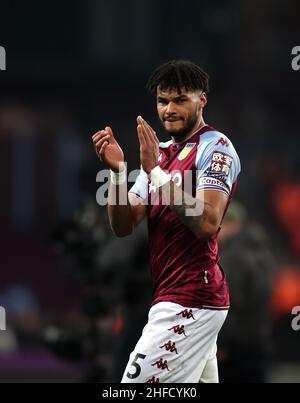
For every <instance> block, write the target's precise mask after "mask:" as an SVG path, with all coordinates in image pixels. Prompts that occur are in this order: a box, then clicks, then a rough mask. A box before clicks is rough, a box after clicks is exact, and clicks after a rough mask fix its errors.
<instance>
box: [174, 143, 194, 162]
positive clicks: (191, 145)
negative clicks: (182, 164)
mask: <svg viewBox="0 0 300 403" xmlns="http://www.w3.org/2000/svg"><path fill="white" fill-rule="evenodd" d="M195 145H196V143H187V144H186V145H185V147H184V149H183V150H182V151H181V153H180V154H179V156H178V160H179V161H182V160H184V159H185V158H186V157H187V156H188V155H189V153H190V152H191V151H192V149H193V148H194V147H195Z"/></svg>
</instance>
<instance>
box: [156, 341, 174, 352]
mask: <svg viewBox="0 0 300 403" xmlns="http://www.w3.org/2000/svg"><path fill="white" fill-rule="evenodd" d="M159 348H165V349H166V350H167V351H170V352H171V353H176V354H178V352H177V348H176V344H175V343H172V341H171V340H169V341H168V343H165V344H163V345H162V346H160V347H159Z"/></svg>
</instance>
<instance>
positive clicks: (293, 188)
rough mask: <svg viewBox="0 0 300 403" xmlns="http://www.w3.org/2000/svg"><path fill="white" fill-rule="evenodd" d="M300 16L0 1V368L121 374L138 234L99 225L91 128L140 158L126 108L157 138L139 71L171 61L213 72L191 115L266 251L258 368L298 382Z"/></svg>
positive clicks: (142, 257) (102, 376)
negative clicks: (267, 299) (1, 324)
mask: <svg viewBox="0 0 300 403" xmlns="http://www.w3.org/2000/svg"><path fill="white" fill-rule="evenodd" d="M299 13H300V6H299V2H298V1H297V0H294V1H293V0H289V1H285V2H283V1H281V0H251V1H250V0H245V1H238V0H228V1H226V2H224V1H221V0H210V1H208V0H207V1H206V0H205V1H195V0H188V1H186V2H182V1H177V0H173V1H172V2H169V1H159V0H143V1H137V0H127V1H122V0H103V1H99V0H98V1H97V0H86V1H74V2H64V3H62V2H59V1H57V0H52V1H51V2H50V1H44V2H37V1H30V2H17V1H10V2H2V4H1V6H0V20H1V23H0V46H3V47H5V49H6V54H7V61H6V62H7V70H6V71H0V184H1V198H0V245H1V248H0V305H2V306H3V307H4V308H5V309H6V312H7V327H8V329H7V331H5V332H4V331H1V332H0V354H1V355H0V378H1V379H25V380H40V379H44V380H68V381H78V380H92V381H93V380H95V381H100V382H106V381H118V380H119V378H120V374H121V373H122V369H123V368H124V365H125V364H126V362H127V354H128V352H129V351H130V349H131V348H132V347H133V346H134V343H135V342H136V340H137V337H138V336H139V334H140V331H141V328H142V326H143V324H144V323H145V321H146V318H147V317H146V314H147V310H148V306H149V303H150V297H151V285H150V279H149V275H148V267H147V251H146V232H145V228H141V229H140V230H139V233H138V234H136V235H135V236H133V237H131V238H129V239H126V240H116V239H114V238H113V237H112V235H111V233H110V230H109V228H108V225H107V217H106V213H105V209H104V208H103V207H98V206H97V204H96V201H95V195H96V191H97V189H98V187H99V185H98V184H97V183H96V181H95V178H96V174H97V172H98V171H99V169H101V167H102V166H101V163H100V162H99V160H97V157H96V156H95V153H94V150H93V146H92V143H91V135H92V134H93V133H94V132H96V131H98V130H99V129H102V128H104V127H105V126H106V125H110V126H111V127H112V128H113V130H114V133H115V135H116V137H117V138H118V140H119V142H120V144H121V146H122V148H123V149H124V152H125V155H126V159H127V161H128V165H129V169H136V168H138V166H139V153H138V149H139V148H138V141H137V136H136V123H135V119H136V117H137V116H138V115H139V114H142V115H143V116H144V117H145V118H146V119H147V120H148V121H149V122H150V123H151V124H152V125H153V127H155V128H156V129H157V130H158V132H159V137H160V138H161V139H162V140H163V139H165V138H167V137H166V136H165V134H164V133H163V132H162V130H161V129H160V126H159V123H158V119H157V117H156V110H155V101H154V99H153V98H152V97H151V96H149V95H147V94H146V91H145V83H146V80H147V78H148V76H149V74H150V73H151V71H152V70H153V69H154V68H155V67H156V66H157V65H158V64H160V63H162V62H165V61H167V60H169V59H177V58H183V59H190V60H192V61H194V62H196V63H198V64H200V65H201V66H202V67H203V68H204V69H205V70H206V71H208V72H209V74H210V76H211V93H210V95H209V102H208V106H207V108H206V110H205V115H204V117H205V120H206V122H207V123H209V124H210V125H212V126H214V127H216V128H217V129H219V130H220V131H222V132H224V133H225V134H227V135H228V136H229V137H230V139H231V140H232V141H233V143H234V145H235V147H236V149H237V151H238V153H239V155H240V158H241V161H242V174H241V175H240V179H239V188H238V192H237V195H236V196H237V199H238V200H239V201H240V202H241V203H243V204H244V206H245V207H246V208H247V210H248V213H249V216H250V218H251V221H252V222H257V223H259V224H260V225H261V226H262V227H263V229H264V231H265V233H266V234H267V237H268V239H269V244H270V245H271V249H272V252H273V253H274V256H275V258H276V267H274V289H273V293H272V299H271V313H270V319H271V321H272V326H273V327H272V332H273V333H272V339H271V342H270V350H271V365H270V368H269V372H268V379H267V381H269V382H280V381H296V382H299V381H300V357H299V354H296V351H295V350H296V349H297V347H296V346H297V343H298V346H299V336H300V333H299V332H298V333H297V332H295V331H293V330H292V328H291V321H292V318H293V316H292V315H291V310H292V307H294V306H297V305H300V287H299V284H300V281H299V276H300V235H299V234H300V232H299V230H298V228H299V225H300V209H299V206H300V182H299V168H300V151H299V150H300V141H299V102H298V101H299V93H300V88H299V87H300V86H299V84H300V71H293V70H292V67H291V61H292V55H291V51H292V48H293V47H294V46H297V45H298V46H299V45H300V35H299V34H300V28H299V27H300V26H299ZM291 285H292V286H293V287H292V286H291ZM133 312H134V313H133Z"/></svg>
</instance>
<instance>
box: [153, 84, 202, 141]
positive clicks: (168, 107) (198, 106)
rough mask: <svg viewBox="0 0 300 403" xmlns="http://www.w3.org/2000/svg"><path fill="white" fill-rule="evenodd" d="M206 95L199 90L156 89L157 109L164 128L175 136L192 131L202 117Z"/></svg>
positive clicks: (181, 135)
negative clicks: (179, 91)
mask: <svg viewBox="0 0 300 403" xmlns="http://www.w3.org/2000/svg"><path fill="white" fill-rule="evenodd" d="M205 104H206V95H205V94H203V93H201V92H200V91H186V90H185V89H182V91H181V93H178V91H177V90H173V89H169V90H168V89H166V90H161V89H160V88H159V87H158V89H157V111H158V115H159V118H160V121H161V123H162V125H163V126H164V128H165V130H166V131H167V132H168V133H170V134H171V136H175V137H183V136H185V135H187V134H190V133H192V132H193V131H194V130H196V129H197V127H198V126H199V124H200V122H201V119H202V109H203V107H204V106H205Z"/></svg>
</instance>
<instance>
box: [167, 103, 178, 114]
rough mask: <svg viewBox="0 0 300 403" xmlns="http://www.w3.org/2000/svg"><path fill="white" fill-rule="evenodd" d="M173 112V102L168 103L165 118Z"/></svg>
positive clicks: (174, 109)
mask: <svg viewBox="0 0 300 403" xmlns="http://www.w3.org/2000/svg"><path fill="white" fill-rule="evenodd" d="M175 111H176V107H175V104H174V102H169V103H168V105H167V109H166V115H167V116H168V115H169V116H170V115H172V114H173V113H174V112H175Z"/></svg>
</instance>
